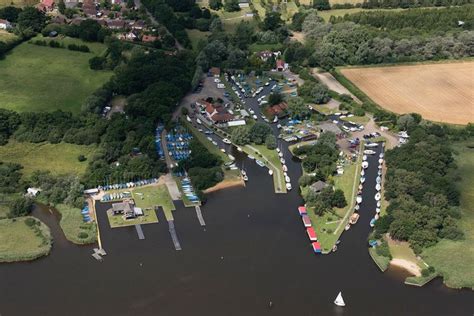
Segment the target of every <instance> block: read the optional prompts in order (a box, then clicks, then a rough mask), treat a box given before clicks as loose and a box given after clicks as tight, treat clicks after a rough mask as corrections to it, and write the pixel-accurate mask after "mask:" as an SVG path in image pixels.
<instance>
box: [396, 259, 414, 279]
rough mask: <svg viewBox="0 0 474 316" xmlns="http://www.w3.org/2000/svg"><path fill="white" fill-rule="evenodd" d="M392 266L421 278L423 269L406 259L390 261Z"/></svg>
mask: <svg viewBox="0 0 474 316" xmlns="http://www.w3.org/2000/svg"><path fill="white" fill-rule="evenodd" d="M390 265H393V266H396V267H399V268H402V269H404V270H406V271H407V272H409V273H410V274H412V275H413V276H417V277H419V276H421V269H420V267H419V266H418V265H417V264H416V263H414V262H411V261H408V260H405V259H400V258H394V259H392V260H390Z"/></svg>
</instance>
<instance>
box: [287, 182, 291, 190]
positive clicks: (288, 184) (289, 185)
mask: <svg viewBox="0 0 474 316" xmlns="http://www.w3.org/2000/svg"><path fill="white" fill-rule="evenodd" d="M286 189H287V190H288V191H290V190H291V183H287V184H286Z"/></svg>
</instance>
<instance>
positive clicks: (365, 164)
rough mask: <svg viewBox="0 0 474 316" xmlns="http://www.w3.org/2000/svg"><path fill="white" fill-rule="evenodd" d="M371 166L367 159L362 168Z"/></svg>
mask: <svg viewBox="0 0 474 316" xmlns="http://www.w3.org/2000/svg"><path fill="white" fill-rule="evenodd" d="M368 167H369V163H368V162H367V161H363V162H362V168H364V169H367V168H368Z"/></svg>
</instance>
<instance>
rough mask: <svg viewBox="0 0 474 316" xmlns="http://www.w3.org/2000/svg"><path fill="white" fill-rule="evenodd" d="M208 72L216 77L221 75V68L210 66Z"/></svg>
mask: <svg viewBox="0 0 474 316" xmlns="http://www.w3.org/2000/svg"><path fill="white" fill-rule="evenodd" d="M209 72H210V73H211V75H213V76H214V77H216V78H217V77H219V76H220V75H221V69H220V68H218V67H212V68H211V69H209Z"/></svg>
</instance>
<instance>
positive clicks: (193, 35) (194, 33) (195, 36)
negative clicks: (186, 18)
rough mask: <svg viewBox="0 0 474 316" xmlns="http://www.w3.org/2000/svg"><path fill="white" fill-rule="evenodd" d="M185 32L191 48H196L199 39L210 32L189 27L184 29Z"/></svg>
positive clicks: (205, 36) (203, 38) (202, 38)
mask: <svg viewBox="0 0 474 316" xmlns="http://www.w3.org/2000/svg"><path fill="white" fill-rule="evenodd" d="M186 33H188V36H189V39H190V40H191V46H192V47H193V50H197V49H198V43H199V41H200V40H205V39H206V38H207V37H208V36H209V35H210V34H211V32H201V31H199V30H189V29H186Z"/></svg>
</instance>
